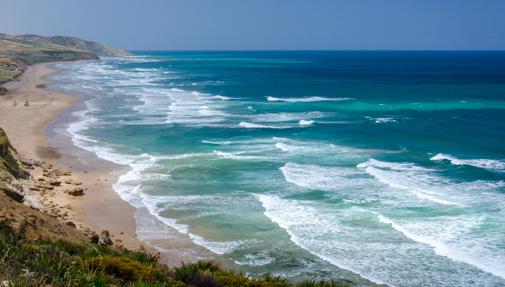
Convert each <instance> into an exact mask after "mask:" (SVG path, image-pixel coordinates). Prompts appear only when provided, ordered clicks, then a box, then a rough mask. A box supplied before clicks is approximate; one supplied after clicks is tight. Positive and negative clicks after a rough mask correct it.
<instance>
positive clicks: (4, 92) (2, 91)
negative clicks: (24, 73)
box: [0, 86, 9, 96]
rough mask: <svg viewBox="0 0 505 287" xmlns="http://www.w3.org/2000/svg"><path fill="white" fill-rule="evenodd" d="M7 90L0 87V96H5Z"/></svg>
mask: <svg viewBox="0 0 505 287" xmlns="http://www.w3.org/2000/svg"><path fill="white" fill-rule="evenodd" d="M8 93H9V90H7V88H5V87H2V86H0V96H3V95H7V94H8Z"/></svg>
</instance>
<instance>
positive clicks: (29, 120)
mask: <svg viewBox="0 0 505 287" xmlns="http://www.w3.org/2000/svg"><path fill="white" fill-rule="evenodd" d="M55 64H56V63H42V64H35V65H32V66H29V67H28V69H27V70H26V71H25V72H24V73H23V74H21V75H20V76H19V77H18V78H16V79H15V80H13V81H10V82H8V83H6V84H4V86H6V87H7V88H8V89H9V90H11V91H12V92H11V93H10V94H8V95H7V96H3V97H1V98H0V113H1V114H2V115H3V116H2V117H1V118H0V126H1V127H3V128H4V129H5V131H6V133H7V134H8V136H9V138H10V139H11V141H12V143H13V145H14V146H15V147H16V148H17V150H18V152H19V154H20V155H22V156H23V157H24V158H26V159H32V160H36V161H42V162H46V163H47V164H48V165H52V166H54V167H55V169H57V170H61V171H68V172H71V174H72V175H71V180H72V181H73V182H79V183H82V185H79V186H80V187H82V188H83V190H84V193H85V194H84V196H78V197H74V196H71V195H68V194H66V193H64V192H63V190H55V191H54V192H52V193H51V194H50V195H49V196H42V195H41V194H39V193H38V192H30V193H31V196H33V197H35V198H36V200H37V201H40V202H41V203H42V205H43V206H46V207H47V209H52V208H55V209H56V210H58V212H57V213H58V214H65V217H64V218H60V219H62V220H63V221H67V220H69V221H72V222H73V223H75V225H76V227H77V228H78V229H79V230H82V231H84V232H86V233H88V234H89V233H93V232H96V233H97V234H100V233H101V232H102V231H103V230H107V231H108V232H109V233H110V237H111V239H112V240H113V241H114V244H115V245H117V246H123V247H125V248H128V249H130V250H138V249H147V250H148V251H149V252H151V253H153V254H155V253H159V255H160V262H161V263H164V264H166V265H169V266H179V265H181V263H182V262H184V263H192V262H196V261H198V260H201V259H211V258H212V259H215V258H213V256H212V255H211V254H210V253H208V252H207V251H206V250H204V249H203V248H201V247H200V246H197V245H195V244H194V243H193V242H191V240H190V239H188V238H185V237H186V236H185V235H184V234H179V233H178V232H177V231H170V230H168V231H167V232H166V233H169V238H163V239H161V238H154V239H152V238H148V239H147V240H142V239H140V238H139V236H138V234H137V232H138V229H137V223H136V221H137V220H139V218H140V219H143V220H149V222H150V224H153V225H159V227H160V228H164V229H165V228H166V229H169V228H168V227H167V226H165V225H163V224H162V223H161V222H158V220H157V219H155V218H151V216H146V214H145V213H142V212H141V211H140V210H137V209H136V208H135V207H133V206H132V205H130V204H129V203H128V202H126V201H125V200H123V199H121V197H120V196H119V194H118V193H116V192H115V191H114V190H113V184H114V183H115V182H116V181H117V179H118V177H119V176H120V175H121V174H124V173H125V172H126V171H125V169H126V168H125V167H124V166H120V165H117V164H115V163H112V162H109V161H106V160H104V159H100V158H98V157H97V156H96V155H95V154H93V153H91V152H88V151H85V150H82V149H81V148H79V147H77V146H76V145H74V143H73V142H72V139H71V137H70V136H68V135H64V133H65V132H64V131H63V132H61V133H60V132H56V130H59V131H62V130H64V129H66V128H67V127H68V125H70V124H71V123H73V122H75V121H78V120H79V118H77V117H76V116H75V115H73V112H75V111H78V110H81V109H83V108H84V100H85V99H83V98H82V97H81V96H79V95H75V94H71V93H68V92H62V91H56V90H53V89H49V88H48V86H50V85H51V84H52V81H51V80H49V79H48V77H50V76H52V75H54V74H56V73H57V72H58V70H57V69H56V68H55V67H54V65H55ZM26 99H28V100H29V106H24V103H25V100H26ZM14 101H17V105H16V106H13V102H14ZM20 123H22V124H20ZM165 236H166V234H165ZM154 246H156V247H154ZM160 250H161V251H160ZM222 263H224V264H223V265H226V262H222Z"/></svg>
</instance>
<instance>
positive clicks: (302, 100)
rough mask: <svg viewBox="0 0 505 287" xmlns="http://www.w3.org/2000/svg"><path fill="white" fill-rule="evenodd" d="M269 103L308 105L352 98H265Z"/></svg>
mask: <svg viewBox="0 0 505 287" xmlns="http://www.w3.org/2000/svg"><path fill="white" fill-rule="evenodd" d="M267 100H268V101H269V102H290V103H310V102H341V101H349V100H353V98H324V97H306V98H276V97H267Z"/></svg>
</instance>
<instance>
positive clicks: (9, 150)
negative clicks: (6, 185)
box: [0, 128, 28, 182]
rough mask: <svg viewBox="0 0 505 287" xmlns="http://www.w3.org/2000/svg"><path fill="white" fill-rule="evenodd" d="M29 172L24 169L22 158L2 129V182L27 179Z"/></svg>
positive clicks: (0, 142)
mask: <svg viewBox="0 0 505 287" xmlns="http://www.w3.org/2000/svg"><path fill="white" fill-rule="evenodd" d="M26 177H28V172H27V171H26V170H25V169H24V168H23V165H22V163H21V160H20V157H19V155H18V153H17V152H16V150H15V149H14V148H13V147H12V145H11V143H10V142H9V139H8V138H7V135H6V134H5V131H4V130H3V129H2V128H0V181H5V182H8V181H10V179H12V178H26Z"/></svg>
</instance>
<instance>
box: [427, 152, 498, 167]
mask: <svg viewBox="0 0 505 287" xmlns="http://www.w3.org/2000/svg"><path fill="white" fill-rule="evenodd" d="M430 160H432V161H444V160H446V161H449V162H450V163H451V164H453V165H470V166H473V167H477V168H482V169H487V170H492V171H502V170H505V161H503V160H494V159H459V158H457V157H455V156H452V155H450V154H443V153H439V154H437V155H435V156H433V157H431V158H430Z"/></svg>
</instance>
